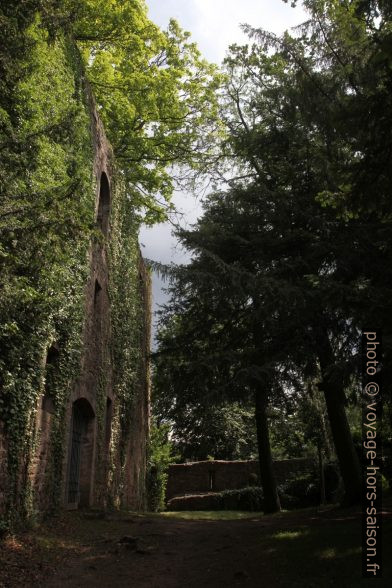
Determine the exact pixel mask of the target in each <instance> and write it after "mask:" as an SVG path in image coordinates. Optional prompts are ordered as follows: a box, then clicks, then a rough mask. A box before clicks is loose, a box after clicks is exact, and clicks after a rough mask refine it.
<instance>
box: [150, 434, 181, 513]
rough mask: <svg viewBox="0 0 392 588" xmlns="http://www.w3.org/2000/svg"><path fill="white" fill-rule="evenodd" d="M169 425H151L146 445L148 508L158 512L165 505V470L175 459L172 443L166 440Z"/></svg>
mask: <svg viewBox="0 0 392 588" xmlns="http://www.w3.org/2000/svg"><path fill="white" fill-rule="evenodd" d="M168 433H169V427H168V426H167V425H161V426H160V427H157V426H156V425H152V427H151V430H150V440H149V446H148V464H147V500H148V509H149V510H150V511H152V512H159V511H161V510H163V509H164V507H165V494H166V484H167V470H168V468H169V465H170V464H171V463H173V462H174V461H175V457H174V456H173V455H172V444H171V442H170V441H169V440H168Z"/></svg>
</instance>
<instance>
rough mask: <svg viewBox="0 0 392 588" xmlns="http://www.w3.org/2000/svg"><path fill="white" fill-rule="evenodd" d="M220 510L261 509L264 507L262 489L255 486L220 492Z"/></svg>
mask: <svg viewBox="0 0 392 588" xmlns="http://www.w3.org/2000/svg"><path fill="white" fill-rule="evenodd" d="M220 503H221V508H222V510H249V511H261V510H263V508H264V506H263V505H264V497H263V491H262V489H261V488H259V487H257V486H249V487H248V488H241V489H239V490H225V491H223V492H221V500H220Z"/></svg>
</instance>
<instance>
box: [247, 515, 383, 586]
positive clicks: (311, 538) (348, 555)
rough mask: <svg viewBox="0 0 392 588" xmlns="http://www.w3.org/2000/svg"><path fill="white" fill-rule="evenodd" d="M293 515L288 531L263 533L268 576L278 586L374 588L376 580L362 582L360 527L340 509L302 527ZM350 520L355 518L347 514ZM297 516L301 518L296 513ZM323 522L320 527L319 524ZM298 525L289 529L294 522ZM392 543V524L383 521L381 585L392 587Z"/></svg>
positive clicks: (286, 519) (285, 521)
mask: <svg viewBox="0 0 392 588" xmlns="http://www.w3.org/2000/svg"><path fill="white" fill-rule="evenodd" d="M290 514H291V513H288V514H287V515H284V516H283V517H282V520H281V522H280V526H283V525H284V526H286V527H287V528H286V529H280V530H279V531H276V529H275V530H274V531H273V530H272V529H270V530H269V529H266V530H263V531H262V532H261V533H260V539H259V543H258V546H259V549H260V551H263V552H267V553H268V561H269V572H270V574H271V576H272V577H274V578H275V580H276V583H277V585H278V586H282V587H286V586H287V587H290V588H300V587H301V588H304V587H306V588H327V587H331V586H336V587H337V588H340V587H342V588H343V587H344V588H357V587H358V586H374V584H372V581H373V579H372V578H370V579H363V578H362V565H361V522H360V519H359V517H351V516H346V517H345V516H344V513H341V512H340V511H339V510H336V516H331V514H335V513H325V514H326V515H327V516H325V517H323V516H321V517H320V518H319V517H318V516H317V513H315V514H316V516H315V517H309V516H307V517H304V519H303V524H301V521H299V520H298V516H297V517H296V519H295V520H294V519H293V518H292V517H291V516H290ZM348 514H349V515H350V514H351V513H348ZM297 515H298V513H297ZM316 519H319V520H318V521H317V523H316V524H315V522H314V521H315V520H316ZM291 522H292V523H294V524H290V523H291ZM391 542H392V520H391V519H390V518H389V519H386V520H384V521H383V551H384V558H383V564H384V569H383V579H378V581H377V586H390V578H391V577H392V566H391V562H390V558H388V557H387V553H388V551H389V550H390V548H391Z"/></svg>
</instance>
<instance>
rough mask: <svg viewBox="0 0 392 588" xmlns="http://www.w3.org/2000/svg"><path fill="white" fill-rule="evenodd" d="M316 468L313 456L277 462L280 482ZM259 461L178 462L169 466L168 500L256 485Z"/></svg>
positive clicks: (277, 473)
mask: <svg viewBox="0 0 392 588" xmlns="http://www.w3.org/2000/svg"><path fill="white" fill-rule="evenodd" d="M312 469H314V462H313V460H312V459H307V458H297V459H284V460H279V461H274V472H275V477H276V481H277V483H278V484H281V483H283V482H285V481H286V480H287V479H288V478H289V477H290V476H291V475H292V474H302V473H307V472H309V471H311V470H312ZM259 474H260V470H259V462H258V461H251V460H249V461H218V460H216V461H199V462H193V463H182V464H174V465H171V466H170V467H169V477H168V483H167V490H166V500H170V499H171V498H174V497H175V496H185V495H186V494H193V493H204V492H220V491H222V490H236V489H239V488H246V487H247V486H251V485H255V481H256V480H257V479H258V478H259Z"/></svg>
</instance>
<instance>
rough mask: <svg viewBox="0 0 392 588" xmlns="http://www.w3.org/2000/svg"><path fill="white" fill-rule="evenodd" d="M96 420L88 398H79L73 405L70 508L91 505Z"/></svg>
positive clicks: (69, 476)
mask: <svg viewBox="0 0 392 588" xmlns="http://www.w3.org/2000/svg"><path fill="white" fill-rule="evenodd" d="M94 418H95V415H94V411H93V409H92V406H91V404H90V403H89V401H88V400H87V399H86V398H79V399H78V400H76V401H75V402H74V403H73V405H72V423H71V437H70V447H69V459H68V484H67V505H68V508H77V507H78V506H88V505H89V504H90V490H91V475H92V464H93V455H94V428H95V427H94Z"/></svg>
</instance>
